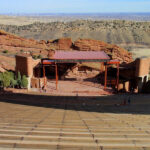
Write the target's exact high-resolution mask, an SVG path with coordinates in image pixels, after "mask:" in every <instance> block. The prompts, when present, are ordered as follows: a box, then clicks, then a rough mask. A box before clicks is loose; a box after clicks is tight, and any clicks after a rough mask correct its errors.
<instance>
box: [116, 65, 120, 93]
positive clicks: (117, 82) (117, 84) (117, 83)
mask: <svg viewBox="0 0 150 150" xmlns="http://www.w3.org/2000/svg"><path fill="white" fill-rule="evenodd" d="M116 86H117V91H118V90H119V63H118V64H117V81H116Z"/></svg>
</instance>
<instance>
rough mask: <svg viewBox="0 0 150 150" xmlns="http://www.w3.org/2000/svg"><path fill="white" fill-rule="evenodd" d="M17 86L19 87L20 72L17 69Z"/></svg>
mask: <svg viewBox="0 0 150 150" xmlns="http://www.w3.org/2000/svg"><path fill="white" fill-rule="evenodd" d="M17 86H18V88H21V74H20V72H19V71H18V74H17Z"/></svg>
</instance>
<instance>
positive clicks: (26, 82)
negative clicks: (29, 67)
mask: <svg viewBox="0 0 150 150" xmlns="http://www.w3.org/2000/svg"><path fill="white" fill-rule="evenodd" d="M21 87H22V88H27V87H28V79H27V77H26V76H25V75H23V76H22V80H21Z"/></svg>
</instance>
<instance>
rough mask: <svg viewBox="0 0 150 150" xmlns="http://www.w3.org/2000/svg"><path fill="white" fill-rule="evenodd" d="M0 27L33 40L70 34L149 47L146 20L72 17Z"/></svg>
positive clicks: (74, 36)
mask: <svg viewBox="0 0 150 150" xmlns="http://www.w3.org/2000/svg"><path fill="white" fill-rule="evenodd" d="M0 29H2V30H5V31H7V32H10V33H13V34H16V35H19V36H22V37H24V38H34V39H36V40H50V39H59V38H62V37H71V38H72V39H73V41H74V40H77V39H78V38H86V39H88V38H89V39H95V40H102V41H105V42H107V43H111V44H118V45H120V46H122V47H124V48H126V49H129V50H130V49H132V48H134V47H150V22H135V21H125V20H114V21H92V20H76V21H72V22H50V23H40V22H35V23H33V24H29V25H23V26H16V25H2V24H1V25H0Z"/></svg>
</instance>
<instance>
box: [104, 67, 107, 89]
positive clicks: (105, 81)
mask: <svg viewBox="0 0 150 150" xmlns="http://www.w3.org/2000/svg"><path fill="white" fill-rule="evenodd" d="M106 88H107V64H106V65H105V79H104V90H106Z"/></svg>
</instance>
